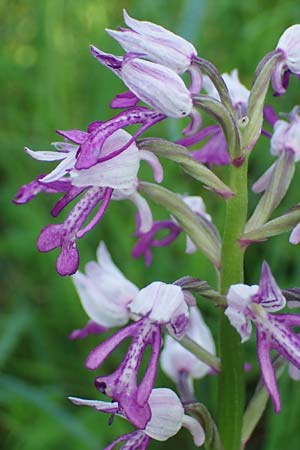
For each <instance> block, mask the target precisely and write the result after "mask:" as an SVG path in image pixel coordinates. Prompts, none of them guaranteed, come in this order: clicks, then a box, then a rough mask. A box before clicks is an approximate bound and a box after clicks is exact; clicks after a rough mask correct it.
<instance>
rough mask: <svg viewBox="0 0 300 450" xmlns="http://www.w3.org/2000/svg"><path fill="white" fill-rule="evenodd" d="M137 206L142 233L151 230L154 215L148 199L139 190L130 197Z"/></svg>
mask: <svg viewBox="0 0 300 450" xmlns="http://www.w3.org/2000/svg"><path fill="white" fill-rule="evenodd" d="M128 199H129V200H131V201H132V202H133V203H134V204H135V206H136V207H137V210H138V214H139V216H140V229H139V231H140V232H141V233H147V231H149V230H151V228H152V225H153V217H152V212H151V209H150V206H149V204H148V202H147V200H145V199H144V197H142V196H141V195H140V194H139V193H138V192H134V193H133V194H131V195H130V196H129V197H128Z"/></svg>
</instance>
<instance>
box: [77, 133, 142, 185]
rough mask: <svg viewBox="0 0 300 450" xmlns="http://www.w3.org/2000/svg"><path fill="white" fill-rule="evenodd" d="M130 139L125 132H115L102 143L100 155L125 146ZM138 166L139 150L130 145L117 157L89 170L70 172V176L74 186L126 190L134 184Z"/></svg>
mask: <svg viewBox="0 0 300 450" xmlns="http://www.w3.org/2000/svg"><path fill="white" fill-rule="evenodd" d="M130 139H131V136H130V134H129V133H127V132H126V131H124V130H118V131H116V132H115V133H113V134H112V135H111V136H110V137H108V138H107V139H106V141H105V142H104V144H103V148H102V152H101V155H102V156H106V155H109V154H110V153H112V152H113V151H115V150H118V149H119V148H121V147H123V146H124V145H126V143H127V142H128V141H129V140H130ZM139 165H140V158H139V150H138V148H137V146H136V145H135V144H131V145H130V146H129V147H128V148H127V149H126V150H124V151H123V152H122V153H121V154H119V155H118V156H116V157H114V158H112V159H109V160H108V161H103V162H100V163H98V164H96V165H95V166H93V167H91V168H89V169H85V170H72V172H71V174H70V175H71V178H72V182H73V184H74V186H79V187H81V186H99V187H110V188H113V189H114V188H119V189H128V188H130V187H132V186H133V185H135V183H136V177H137V173H138V170H139Z"/></svg>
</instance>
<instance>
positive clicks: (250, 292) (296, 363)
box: [14, 11, 300, 450]
mask: <svg viewBox="0 0 300 450" xmlns="http://www.w3.org/2000/svg"><path fill="white" fill-rule="evenodd" d="M124 21H125V24H126V27H127V28H123V27H121V28H119V29H118V30H107V32H108V34H109V35H110V36H111V37H112V38H113V39H115V40H116V41H117V42H118V43H119V44H120V46H121V48H122V52H124V53H123V54H122V55H121V56H117V55H113V54H110V53H106V52H104V51H102V50H100V49H98V48H96V47H95V46H91V53H92V55H93V56H94V57H95V58H96V60H97V61H98V62H100V64H101V65H103V66H105V67H106V68H109V69H110V70H111V71H112V72H113V74H114V75H116V76H117V77H119V78H120V79H121V80H122V82H123V83H124V85H125V86H126V88H127V91H126V92H123V93H119V94H117V95H116V96H115V97H114V98H113V99H112V101H111V104H110V106H111V109H112V110H114V109H120V110H121V112H119V113H118V114H116V115H114V116H113V117H112V118H110V119H108V120H105V121H102V120H96V121H94V122H92V123H90V124H89V125H88V127H87V130H86V131H81V130H78V129H71V130H68V131H62V130H58V131H57V133H58V134H59V135H60V136H62V137H63V138H64V141H62V142H55V143H54V144H53V146H54V150H53V151H32V150H30V149H29V148H25V151H26V153H27V154H28V155H29V156H31V157H32V158H34V159H36V160H39V161H48V162H51V161H52V162H53V161H57V162H58V165H57V166H56V168H54V169H53V170H52V171H50V172H49V173H48V174H45V173H42V174H40V175H39V176H38V177H37V178H36V179H35V180H33V181H31V182H30V183H28V184H26V185H24V186H22V187H21V188H20V190H19V192H18V193H17V195H16V197H15V200H14V201H15V203H17V204H23V203H27V202H29V201H30V200H32V199H33V198H34V197H35V196H36V195H37V194H39V193H41V192H44V193H46V194H59V195H60V198H59V200H58V201H57V202H56V204H55V206H54V207H53V209H52V211H51V214H52V216H53V217H56V216H58V215H59V214H60V213H61V212H62V211H63V210H64V209H65V208H66V207H67V206H69V205H70V204H71V203H73V207H72V209H71V210H70V211H69V213H68V215H67V217H66V218H65V219H64V220H63V221H62V222H61V223H55V224H49V225H47V226H46V227H45V228H44V229H43V230H42V231H41V233H40V235H39V238H38V243H37V245H38V249H39V250H40V251H41V252H48V251H50V250H53V249H56V248H60V253H59V256H58V258H57V263H56V268H57V271H58V273H59V274H60V275H72V280H73V282H74V285H75V288H76V289H77V292H78V294H79V298H80V301H81V303H82V306H83V308H84V310H85V312H86V314H87V316H88V322H87V323H86V325H85V326H83V328H81V329H76V330H74V331H73V332H72V333H71V335H70V338H71V339H78V338H81V339H82V338H85V337H86V336H88V335H89V334H95V335H100V334H101V338H102V337H103V335H104V334H105V333H106V332H107V331H108V330H109V329H110V328H115V327H118V330H117V331H115V332H113V334H110V336H109V337H108V338H107V339H104V338H103V340H102V342H101V343H100V344H99V345H97V346H96V347H95V348H94V349H93V350H92V351H91V352H90V353H89V355H88V357H87V360H86V367H87V368H88V369H89V370H92V371H95V370H97V371H98V370H102V368H103V367H104V366H105V361H106V360H107V358H109V356H110V355H111V354H112V353H114V351H115V350H116V349H118V348H119V346H120V344H122V343H124V341H126V340H128V341H129V344H128V349H127V352H126V353H125V355H124V357H123V359H122V361H121V362H120V363H119V365H118V367H117V368H116V369H115V370H114V371H113V372H112V373H110V374H103V373H101V372H99V373H98V374H97V376H96V379H95V386H96V389H97V390H98V391H99V392H100V393H101V394H103V395H105V397H106V399H105V400H84V399H80V398H76V397H70V400H71V401H72V402H73V403H74V404H76V405H83V406H90V407H92V408H95V409H96V410H97V411H99V412H103V413H108V414H111V415H113V416H114V415H117V416H120V417H122V418H125V419H126V420H127V421H129V422H130V423H131V424H132V425H133V426H134V427H135V428H136V430H135V431H133V432H132V433H129V434H126V435H124V436H121V437H119V438H117V439H116V440H115V441H114V442H113V443H112V444H111V445H109V446H108V447H106V450H109V449H112V448H114V447H115V446H117V445H118V444H119V443H124V442H125V443H124V444H122V447H121V448H122V449H124V450H126V449H127V450H134V449H141V450H143V449H146V448H147V446H148V444H149V441H150V438H153V439H156V440H158V441H164V440H167V439H168V438H170V437H172V436H174V435H175V434H177V432H178V431H179V430H180V429H181V428H182V427H186V428H187V429H188V430H189V431H190V433H191V434H192V437H193V440H194V443H195V445H196V446H201V445H202V444H203V443H204V441H205V440H207V441H208V442H207V448H214V449H216V450H221V449H223V448H226V450H228V449H229V450H237V449H239V448H241V446H240V445H239V446H237V443H240V442H241V441H242V442H243V445H244V443H245V441H246V440H247V439H248V437H249V436H246V437H245V436H241V431H239V432H238V431H237V430H238V428H239V427H240V425H241V422H242V420H241V414H242V412H243V411H242V408H240V405H239V402H238V401H236V402H235V404H234V405H232V407H233V408H236V407H237V408H240V410H239V411H238V412H236V411H234V414H232V417H233V419H232V420H233V421H234V424H233V425H232V430H233V431H232V433H231V434H232V435H231V437H230V440H228V433H227V430H226V433H224V434H225V440H224V442H225V444H226V446H224V447H223V444H222V443H221V439H220V435H219V432H218V428H217V426H216V424H215V423H214V421H213V419H212V417H211V416H210V414H209V412H208V410H207V409H206V408H205V407H204V405H202V404H200V403H198V402H197V399H196V397H195V390H194V382H195V380H197V379H199V378H202V377H203V376H204V375H206V374H208V373H211V374H212V373H214V374H217V373H218V372H219V371H221V377H220V378H221V381H220V383H221V384H220V386H224V384H222V383H223V381H222V379H223V378H222V375H223V374H225V375H224V377H225V378H224V379H226V382H225V388H226V389H225V391H226V392H225V394H224V399H225V400H224V402H225V406H224V405H223V403H222V404H221V405H220V408H221V410H223V411H225V412H226V414H224V418H223V417H221V418H220V430H222V429H223V430H224V429H226V427H227V428H228V420H227V418H226V417H227V416H228V417H231V403H230V402H231V397H230V395H228V385H229V383H228V379H230V377H231V378H232V379H233V378H234V379H238V378H239V376H240V380H242V376H241V373H242V367H243V361H242V357H241V352H240V351H239V348H238V346H237V342H236V336H235V335H234V333H232V329H231V328H230V326H229V324H228V320H227V319H229V322H230V324H231V325H232V327H234V328H235V329H236V330H237V331H238V333H239V334H240V336H241V338H242V342H246V341H247V340H249V339H250V336H251V330H252V324H254V325H255V327H256V340H257V354H258V360H259V365H260V369H261V374H262V380H263V383H264V385H265V387H266V390H267V391H268V393H269V395H270V397H271V399H272V401H273V404H274V409H275V411H276V412H279V411H280V408H281V403H280V395H279V390H278V386H277V373H276V365H275V363H274V361H273V360H272V359H271V356H270V353H271V351H276V352H277V353H278V355H279V359H280V361H281V362H282V361H284V362H285V361H287V362H288V363H289V366H290V373H291V374H292V376H293V377H294V378H299V373H300V372H299V371H300V335H299V333H298V332H297V330H296V328H297V327H299V326H300V314H290V313H280V314H275V313H277V311H279V310H281V309H283V308H284V307H285V306H286V300H287V296H289V298H288V299H290V298H292V302H294V303H295V301H294V297H297V295H298V297H299V292H298V290H297V289H296V290H295V289H294V290H293V289H291V290H286V291H281V289H280V288H279V287H278V285H277V283H276V281H275V278H274V277H273V275H272V273H271V270H270V268H269V266H268V265H267V264H266V263H263V266H262V272H261V277H260V281H259V284H258V285H251V286H249V285H247V284H243V283H242V280H243V256H244V251H245V249H246V248H247V246H248V245H250V244H252V243H254V242H260V241H264V240H265V239H267V238H269V237H270V236H273V235H278V234H280V233H282V232H285V231H290V230H292V233H291V235H290V242H291V243H292V244H297V243H299V242H300V212H299V211H300V208H299V205H296V207H294V208H293V209H292V210H290V211H288V212H287V213H286V214H284V215H282V216H279V217H275V218H272V214H273V212H274V211H275V210H276V208H277V207H278V206H279V205H280V204H281V201H282V200H283V198H284V197H285V194H286V193H287V190H288V188H289V186H290V183H291V181H292V178H293V175H294V171H295V164H296V162H298V161H299V160H300V115H299V107H294V108H293V109H292V111H291V113H289V114H281V116H279V115H278V114H277V113H276V112H275V111H274V110H273V108H272V107H270V106H265V105H264V102H265V96H266V93H267V90H268V86H269V84H270V83H272V86H273V89H274V91H275V94H276V96H279V95H282V94H283V93H285V92H286V89H287V87H288V82H289V77H290V75H291V74H294V75H296V76H297V77H298V78H299V76H300V25H294V26H291V27H290V28H288V29H287V30H286V31H285V32H284V33H283V35H282V36H281V38H280V39H279V42H278V45H277V47H276V49H275V50H273V51H272V52H270V53H269V54H267V55H266V56H265V57H264V58H263V60H262V61H261V62H260V63H259V65H258V67H257V70H256V73H255V76H254V81H253V84H252V88H251V90H248V89H247V88H246V87H245V86H244V85H243V84H242V83H241V82H240V80H239V76H238V72H237V70H236V69H234V70H233V71H232V72H231V73H230V74H228V73H224V74H223V75H221V74H220V73H219V72H218V70H217V69H216V68H215V67H214V65H213V64H211V63H210V62H208V61H205V60H204V59H203V58H201V57H199V56H198V55H197V51H196V49H195V48H194V46H193V45H192V44H191V43H189V42H188V41H186V40H185V39H183V38H181V37H179V36H177V35H175V34H174V33H172V32H170V31H168V30H166V29H164V28H163V27H161V26H158V25H155V24H153V23H150V22H144V21H139V20H135V19H133V18H132V17H130V16H129V15H128V14H127V12H126V11H124ZM185 73H188V74H189V76H190V81H189V83H186V82H185V81H184V80H185V78H184V77H182V75H183V74H185ZM140 102H142V103H143V104H140ZM199 110H201V111H204V112H205V113H207V114H208V115H209V116H210V117H212V118H213V119H214V120H215V122H216V123H214V124H213V125H208V126H205V127H202V123H203V122H202V115H201V114H200V112H199ZM167 118H175V119H184V118H188V119H189V123H188V125H187V126H186V125H185V128H183V130H182V134H183V136H182V137H181V139H179V140H177V141H175V142H169V141H166V140H162V139H158V138H142V139H140V137H141V136H142V135H143V133H144V132H145V131H146V130H149V129H150V128H152V127H153V126H154V125H155V124H157V123H158V122H161V121H163V120H166V119H167ZM263 118H265V120H266V122H267V123H269V125H272V127H273V132H272V133H271V132H269V131H267V130H266V129H265V128H263ZM131 125H138V126H139V128H138V129H137V131H135V132H134V133H133V134H130V133H129V132H128V131H127V130H125V128H127V127H130V126H131ZM261 135H264V136H267V137H268V138H270V152H271V154H272V155H273V156H275V157H276V160H275V162H274V163H273V164H272V165H271V167H269V168H268V170H267V171H266V172H265V173H264V174H263V175H262V176H261V177H260V178H259V180H258V181H256V183H255V184H254V185H253V187H252V190H253V191H254V192H255V193H257V194H258V193H262V197H261V198H260V200H259V201H258V203H257V205H256V208H255V210H254V212H253V213H252V215H251V217H250V218H249V219H247V214H248V210H247V160H248V159H249V157H250V154H251V150H252V149H253V147H254V145H255V143H256V142H257V140H258V139H259V138H260V136H261ZM198 145H199V146H200V147H201V148H197V147H198ZM158 157H162V158H163V157H165V158H167V159H169V160H171V161H173V162H175V163H176V164H177V165H178V166H179V167H180V168H181V169H183V170H184V171H185V172H186V173H187V174H188V175H190V176H191V177H192V178H194V179H195V180H197V181H200V182H201V183H203V185H204V186H205V187H206V188H208V189H210V190H211V191H212V192H213V193H216V194H218V195H220V196H221V198H222V200H227V201H228V203H227V205H226V208H227V212H226V221H225V226H224V235H223V236H224V237H223V239H222V238H221V236H220V234H219V232H218V229H217V228H216V226H215V225H214V223H213V220H212V217H211V216H210V214H208V213H207V212H206V207H205V204H204V201H203V199H202V197H200V196H199V195H188V194H184V195H182V194H178V193H174V192H172V191H169V190H167V189H165V188H164V187H161V186H160V185H159V184H160V183H161V182H162V181H163V178H164V170H163V167H162V165H161V162H160V159H159V158H158ZM141 161H144V162H146V163H147V164H148V165H149V166H150V168H151V172H152V176H153V178H154V181H155V182H156V184H154V183H150V182H145V181H144V180H141V179H140V175H139V169H140V164H141ZM214 165H220V166H222V165H229V171H230V185H229V186H228V185H227V184H225V183H224V182H223V180H222V179H220V178H219V177H218V176H217V175H216V174H215V173H214V172H213V171H212V166H214ZM142 194H143V195H142ZM145 196H146V197H147V196H148V197H150V199H151V200H153V201H154V202H156V203H157V204H158V205H160V206H162V207H163V208H164V209H165V213H166V214H167V213H168V216H166V215H165V216H164V217H166V219H165V220H160V221H158V220H156V221H154V220H153V217H152V212H151V209H150V206H149V204H148V201H147V200H146V198H145ZM112 200H130V201H131V202H133V203H134V205H135V206H136V208H137V214H136V230H135V234H134V237H135V238H137V241H136V243H135V245H134V248H133V250H132V256H133V257H134V258H138V257H140V256H143V257H144V259H145V263H146V265H150V263H151V261H152V251H153V248H155V247H165V246H167V245H169V244H171V243H172V242H173V241H175V240H176V239H177V237H178V236H179V235H180V234H181V233H184V234H185V235H186V253H188V254H190V253H193V252H195V251H196V250H200V251H202V253H203V254H204V255H205V256H206V257H207V258H208V260H209V261H210V262H211V263H212V264H213V265H214V267H215V269H216V271H217V272H218V277H220V288H219V289H218V290H214V289H212V288H211V287H210V286H209V284H208V283H207V282H206V281H203V280H199V279H197V278H192V277H188V276H187V277H183V278H181V279H180V280H177V281H175V282H174V283H164V282H162V281H154V282H152V283H150V284H149V285H147V286H145V287H144V288H142V289H139V288H138V287H137V286H136V285H135V284H133V283H132V282H130V281H129V280H128V279H127V278H126V277H125V276H124V275H123V273H122V272H121V271H120V270H119V269H118V268H117V267H116V266H115V264H114V263H113V261H112V259H111V257H110V254H109V252H108V250H107V248H106V246H105V244H104V243H103V242H101V243H100V245H99V248H98V250H97V259H98V262H95V261H92V262H89V263H88V264H87V265H86V269H85V274H84V273H82V272H80V271H78V268H79V252H78V249H77V241H78V239H81V238H82V237H83V236H85V235H86V234H87V233H88V232H89V231H90V230H92V229H93V228H94V227H95V226H96V225H97V224H98V223H99V221H100V220H101V219H102V217H103V215H104V214H105V212H106V210H107V209H108V206H109V204H110V202H111V201H112ZM161 232H162V233H165V234H164V235H163V236H162V235H161V234H160V233H161ZM194 293H198V294H200V295H201V297H202V298H204V299H209V300H210V302H211V304H214V305H217V306H218V307H219V309H220V310H221V315H222V320H221V326H220V330H221V332H220V358H219V357H217V356H216V349H215V344H214V341H213V337H212V334H211V332H210V330H209V329H208V327H207V325H206V324H205V322H204V320H203V318H202V315H201V313H200V311H199V309H198V307H197V305H196V299H195V297H194V295H193V294H194ZM298 299H299V298H298ZM296 303H297V302H296ZM224 315H225V317H224ZM224 324H225V325H224ZM228 328H229V329H230V331H229V332H228ZM226 330H227V331H226ZM235 334H236V333H235ZM164 335H165V336H164ZM227 341H228V342H227ZM224 349H225V350H224ZM234 349H236V350H237V354H236V359H237V361H234V358H233V357H232V354H231V353H232V352H233V350H234ZM147 355H149V358H148V361H145V359H147ZM278 355H277V360H278ZM146 362H147V364H146ZM159 362H160V363H161V367H162V370H163V371H164V372H165V374H166V375H167V376H169V378H170V379H171V380H172V381H173V382H174V384H175V385H176V388H177V391H178V395H177V394H176V393H175V392H174V391H172V390H171V389H169V388H157V387H155V381H156V375H157V371H158V365H159ZM282 364H284V363H282ZM222 372H223V373H222ZM241 383H242V381H241ZM232 384H233V386H232V390H233V391H234V393H233V395H232V397H233V398H235V399H237V397H238V395H239V393H240V394H241V393H242V392H243V389H242V388H241V389H240V391H239V386H237V385H236V384H237V383H236V384H235V383H232ZM259 388H260V384H259V385H258V390H257V392H258V391H259ZM221 395H223V392H222V393H221ZM255 395H256V394H255ZM255 395H254V397H253V400H252V401H253V404H254V406H255V407H254V409H256V403H255ZM107 398H108V399H110V400H111V401H107ZM262 403H263V402H262V401H261V399H260V400H259V401H258V407H257V411H255V414H254V416H255V417H254V418H253V417H251V426H252V423H254V422H255V421H256V422H257V421H258V419H259V418H260V415H261V414H262V409H263V405H262ZM253 404H252V403H251V402H250V406H249V408H250V407H251V408H253ZM251 405H252V406H251ZM252 415H253V414H252ZM225 416H226V417H225ZM244 417H246V418H247V411H246V414H245V416H244ZM244 425H245V424H244ZM246 425H247V424H246ZM244 428H247V427H246V426H245V427H244ZM250 428H251V427H250ZM237 433H240V434H239V435H238V434H237ZM228 442H229V443H228ZM243 448H244V447H243Z"/></svg>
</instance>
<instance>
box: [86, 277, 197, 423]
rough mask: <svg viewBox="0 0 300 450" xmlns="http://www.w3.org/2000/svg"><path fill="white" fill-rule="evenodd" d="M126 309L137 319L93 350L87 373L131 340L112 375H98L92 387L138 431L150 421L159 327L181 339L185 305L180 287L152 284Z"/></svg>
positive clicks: (186, 310) (186, 309)
mask: <svg viewBox="0 0 300 450" xmlns="http://www.w3.org/2000/svg"><path fill="white" fill-rule="evenodd" d="M188 300H189V298H188V297H187V301H188ZM128 308H129V311H130V313H131V314H133V315H134V316H135V317H136V318H137V319H139V320H137V321H136V322H135V323H133V324H130V325H128V326H127V327H125V328H123V329H121V330H120V331H118V332H117V333H116V334H114V335H112V336H111V337H110V338H108V339H107V340H106V341H105V342H103V343H102V344H100V345H99V346H98V347H96V348H95V349H94V350H92V352H91V353H90V355H89V356H88V358H87V361H86V366H87V368H88V369H90V370H95V369H97V368H98V367H99V366H100V365H102V363H103V362H104V361H105V359H106V358H107V357H108V355H109V354H110V353H111V352H112V351H114V349H115V348H116V347H118V346H119V344H120V343H121V342H123V341H124V340H125V339H126V338H128V337H131V338H132V340H131V343H130V345H129V348H128V351H127V354H126V356H125V358H124V359H123V361H122V362H121V364H120V366H119V367H118V368H117V369H116V370H115V371H114V372H113V373H112V374H111V375H107V376H98V377H97V378H96V380H95V385H96V388H97V389H98V390H99V391H100V392H102V393H104V394H105V395H107V396H109V397H111V398H112V399H113V400H114V401H117V402H118V403H119V405H120V407H121V408H122V411H123V412H124V414H125V416H126V417H127V418H128V420H130V421H131V422H132V423H133V424H134V425H135V426H137V427H138V428H144V427H145V426H146V424H147V423H148V421H149V420H150V418H151V410H150V407H149V403H148V400H149V396H150V394H151V390H152V387H153V383H154V380H155V377H156V372H157V365H158V360H159V354H160V348H161V341H162V339H161V333H162V326H166V328H167V329H168V331H169V332H170V333H172V334H173V335H174V336H176V337H177V338H181V337H182V336H183V335H184V333H185V331H186V329H187V327H188V323H189V312H188V304H187V302H186V297H185V295H184V293H183V291H182V289H181V288H180V287H179V286H176V285H172V284H166V283H162V282H154V283H151V284H150V285H148V286H146V287H145V288H143V289H141V290H140V291H139V292H138V293H137V295H136V296H135V297H134V298H133V300H132V301H131V302H130V303H129V305H128ZM148 346H150V347H151V355H150V359H149V362H148V366H147V369H146V372H145V374H144V377H143V379H142V381H141V382H140V383H138V381H137V380H138V374H139V371H140V366H141V362H142V359H143V356H144V353H145V350H146V348H147V347H148Z"/></svg>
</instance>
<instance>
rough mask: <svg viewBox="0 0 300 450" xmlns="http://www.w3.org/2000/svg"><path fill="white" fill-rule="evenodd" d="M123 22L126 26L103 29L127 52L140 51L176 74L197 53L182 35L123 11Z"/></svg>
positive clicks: (183, 68) (188, 65)
mask: <svg viewBox="0 0 300 450" xmlns="http://www.w3.org/2000/svg"><path fill="white" fill-rule="evenodd" d="M123 16H124V22H125V24H126V25H127V26H128V27H129V28H130V29H127V28H120V30H119V31H115V30H106V31H107V32H108V34H109V35H110V36H112V37H113V38H114V39H116V41H118V43H119V44H120V45H121V46H122V47H123V49H124V50H125V51H126V52H127V53H140V54H142V55H143V57H145V58H146V59H148V60H150V61H153V62H155V63H159V64H163V65H164V66H166V67H169V68H170V69H172V70H174V71H175V72H177V73H183V72H185V71H186V70H188V69H189V67H190V65H191V63H192V61H193V59H194V57H195V56H196V55H197V51H196V49H195V47H194V46H193V45H192V44H191V43H190V42H188V41H186V40H185V39H183V38H182V37H180V36H178V35H177V34H174V33H172V32H171V31H169V30H166V29H165V28H163V27H161V26H160V25H156V24H154V23H152V22H144V21H140V20H136V19H133V18H132V17H130V16H129V14H128V13H127V12H126V11H125V9H124V10H123Z"/></svg>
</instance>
